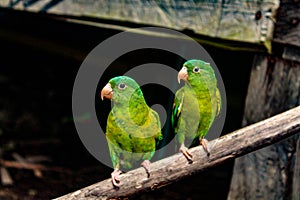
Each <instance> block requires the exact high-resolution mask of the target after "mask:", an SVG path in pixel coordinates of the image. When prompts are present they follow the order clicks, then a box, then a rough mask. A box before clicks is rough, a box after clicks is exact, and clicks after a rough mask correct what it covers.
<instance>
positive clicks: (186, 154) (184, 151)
mask: <svg viewBox="0 0 300 200" xmlns="http://www.w3.org/2000/svg"><path fill="white" fill-rule="evenodd" d="M179 151H180V152H181V153H182V154H183V155H184V156H185V157H186V159H187V160H188V161H189V163H192V162H193V159H192V157H193V156H192V154H190V153H189V152H188V148H186V147H185V146H184V145H181V147H180V148H179Z"/></svg>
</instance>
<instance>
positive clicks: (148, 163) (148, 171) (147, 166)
mask: <svg viewBox="0 0 300 200" xmlns="http://www.w3.org/2000/svg"><path fill="white" fill-rule="evenodd" d="M150 164H151V162H150V161H149V160H144V161H143V162H142V163H141V166H142V167H144V168H145V170H146V173H147V176H148V178H149V177H150Z"/></svg>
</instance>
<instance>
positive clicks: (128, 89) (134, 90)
mask: <svg viewBox="0 0 300 200" xmlns="http://www.w3.org/2000/svg"><path fill="white" fill-rule="evenodd" d="M136 96H139V97H140V98H143V93H142V91H141V89H140V87H139V85H138V84H137V82H136V81H135V80H133V79H132V78H130V77H128V76H117V77H114V78H112V79H110V80H109V81H108V83H107V84H106V85H105V87H104V88H103V89H102V90H101V99H102V100H103V99H104V98H107V99H110V100H113V101H114V102H115V103H122V102H126V103H128V102H129V100H130V99H131V98H132V97H136Z"/></svg>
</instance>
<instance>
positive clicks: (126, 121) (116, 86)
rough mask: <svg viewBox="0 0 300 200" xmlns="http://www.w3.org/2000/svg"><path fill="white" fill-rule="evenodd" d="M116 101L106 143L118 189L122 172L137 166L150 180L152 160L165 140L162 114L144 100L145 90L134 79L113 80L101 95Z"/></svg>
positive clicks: (122, 77)
mask: <svg viewBox="0 0 300 200" xmlns="http://www.w3.org/2000/svg"><path fill="white" fill-rule="evenodd" d="M103 98H108V99H111V100H112V101H113V106H112V109H111V111H110V113H109V115H108V118H107V126H106V139H107V142H108V147H109V152H110V157H111V160H112V164H113V167H114V171H113V172H112V173H111V178H112V183H113V185H114V186H116V187H118V185H119V182H120V181H119V179H118V176H119V175H120V174H121V173H122V171H121V170H122V169H132V168H134V167H136V166H138V165H137V164H140V163H141V165H142V166H143V167H144V168H145V170H146V172H147V174H148V177H149V176H150V159H151V158H152V157H153V155H154V153H155V150H156V147H157V144H158V142H159V141H160V140H161V139H162V133H161V125H160V119H159V116H158V114H157V113H156V112H155V111H154V110H152V109H151V108H150V107H149V106H148V105H147V104H146V101H145V99H144V96H143V93H142V90H141V89H140V87H139V85H138V84H137V83H136V81H134V80H133V79H132V78H130V77H127V76H118V77H115V78H112V79H110V80H109V82H108V83H107V84H106V86H105V87H104V88H103V89H102V91H101V99H102V100H103Z"/></svg>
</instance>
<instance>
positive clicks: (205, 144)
mask: <svg viewBox="0 0 300 200" xmlns="http://www.w3.org/2000/svg"><path fill="white" fill-rule="evenodd" d="M199 141H200V145H202V146H203V149H204V150H205V151H206V152H207V156H209V155H210V149H209V148H208V141H207V139H204V138H202V139H200V140H199Z"/></svg>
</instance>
